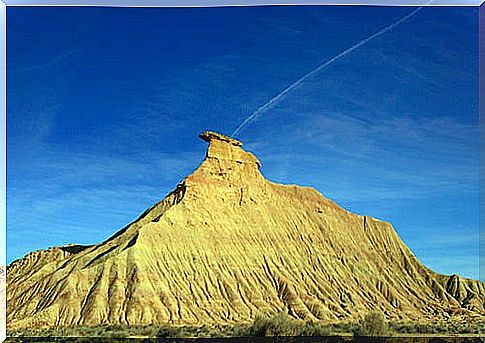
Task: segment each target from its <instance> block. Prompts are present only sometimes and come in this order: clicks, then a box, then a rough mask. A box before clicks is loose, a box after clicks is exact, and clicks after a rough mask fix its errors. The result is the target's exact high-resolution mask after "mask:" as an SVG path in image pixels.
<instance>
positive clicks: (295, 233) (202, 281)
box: [7, 132, 485, 329]
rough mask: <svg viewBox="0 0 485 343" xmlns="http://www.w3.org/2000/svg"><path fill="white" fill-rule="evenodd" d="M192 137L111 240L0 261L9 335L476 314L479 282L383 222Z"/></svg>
mask: <svg viewBox="0 0 485 343" xmlns="http://www.w3.org/2000/svg"><path fill="white" fill-rule="evenodd" d="M201 138H203V139H204V140H205V141H207V142H208V143H209V148H208V151H207V155H206V158H205V160H204V161H203V162H202V164H201V165H200V166H199V168H198V169H197V170H196V171H195V172H194V173H193V174H191V175H189V176H188V177H187V178H185V179H184V180H183V181H182V182H181V183H180V184H179V185H178V186H177V187H176V189H175V190H174V191H173V192H172V193H170V194H169V195H168V196H167V197H166V198H165V199H164V200H162V201H161V202H159V203H158V204H156V205H154V206H153V207H151V208H150V209H148V210H147V211H145V212H144V213H143V214H142V215H141V216H140V217H139V218H138V219H137V220H136V221H134V222H133V223H131V224H130V225H128V226H127V227H125V228H123V229H122V230H120V231H119V232H118V233H116V234H115V235H113V236H112V237H110V238H109V239H108V240H106V241H105V242H103V243H100V244H97V245H93V246H89V247H78V248H73V247H71V248H70V249H67V247H63V248H53V249H50V250H47V251H40V252H35V253H32V254H29V255H27V256H26V257H25V258H23V259H21V260H18V261H16V262H14V263H13V264H12V265H11V266H9V269H8V273H7V279H8V293H7V297H8V304H9V307H8V309H7V316H8V325H9V327H10V328H12V329H13V328H28V327H43V326H58V325H62V326H68V325H101V324H125V325H148V324H166V323H169V324H193V325H199V324H226V323H248V322H250V321H251V320H253V319H254V318H255V316H256V315H257V314H258V313H268V314H275V313H279V312H287V313H289V314H290V315H291V316H292V317H295V318H301V319H306V320H313V321H315V320H326V321H329V322H335V321H339V320H343V319H352V318H359V317H360V316H362V315H363V314H365V313H367V312H368V311H370V310H380V311H382V312H383V313H384V314H385V315H386V316H387V318H389V319H408V320H420V321H427V322H436V321H441V320H448V319H450V318H452V319H457V320H463V318H467V319H470V320H479V319H480V318H481V317H482V316H483V314H484V296H485V288H484V284H483V283H481V282H479V281H474V280H468V279H463V278H460V277H457V276H451V277H448V276H443V275H439V274H436V273H434V272H432V271H431V270H429V269H428V268H426V267H425V266H423V265H422V264H421V263H420V262H419V261H418V260H417V258H416V257H415V256H414V255H413V254H412V253H411V251H410V250H409V249H408V248H407V247H406V246H405V244H404V243H403V242H402V241H401V239H400V238H399V237H398V235H397V233H396V231H395V230H394V228H393V227H392V226H391V225H390V224H389V223H386V222H383V221H380V220H377V219H374V218H371V217H368V216H360V215H355V214H352V213H350V212H348V211H346V210H344V209H342V208H341V207H339V206H338V205H337V204H335V203H334V202H332V201H330V200H329V199H327V198H325V197H324V196H323V195H322V194H320V193H319V192H317V191H316V190H314V189H312V188H306V187H299V186H294V185H281V184H277V183H273V182H270V181H268V180H266V179H265V178H264V176H263V175H262V174H261V172H260V166H261V163H260V161H259V160H258V159H257V158H256V157H255V156H254V155H253V154H252V153H250V152H247V151H245V150H244V149H243V148H242V143H241V142H239V141H236V140H234V139H232V138H230V137H227V136H223V135H220V134H217V133H212V132H205V133H203V134H202V135H201Z"/></svg>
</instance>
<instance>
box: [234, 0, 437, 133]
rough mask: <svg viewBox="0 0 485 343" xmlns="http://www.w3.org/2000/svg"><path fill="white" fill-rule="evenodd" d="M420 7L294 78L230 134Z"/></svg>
mask: <svg viewBox="0 0 485 343" xmlns="http://www.w3.org/2000/svg"><path fill="white" fill-rule="evenodd" d="M432 1H433V0H431V1H428V2H427V3H426V5H429V4H430V3H431V2H432ZM421 9H422V7H418V8H416V9H414V10H413V11H411V12H410V13H409V14H407V15H405V16H404V17H402V18H401V19H399V20H398V21H396V22H394V23H393V24H390V25H388V26H386V27H384V28H383V29H381V30H380V31H377V32H376V33H374V34H372V35H371V36H369V37H367V38H365V39H363V40H361V41H360V42H358V43H357V44H355V45H353V46H351V47H350V48H348V49H346V50H344V51H342V52H341V53H340V54H338V55H337V56H335V57H332V58H331V59H329V60H328V61H326V62H324V63H322V64H321V65H319V66H318V67H316V68H315V69H313V70H312V71H310V72H308V73H307V74H305V75H303V76H302V77H301V78H299V79H298V80H296V81H295V82H293V83H292V84H291V85H289V86H288V87H286V88H285V89H283V90H282V91H281V92H280V93H278V94H277V95H276V96H275V97H274V98H272V99H271V100H269V101H268V102H266V103H265V104H264V105H262V106H261V107H259V108H258V109H257V110H256V111H254V112H253V113H252V114H251V115H250V116H248V117H247V118H246V119H245V120H244V121H243V122H242V123H241V124H239V126H238V127H237V128H236V130H234V132H233V133H232V136H233V137H234V136H235V135H237V134H238V133H239V131H241V130H242V129H243V128H244V127H245V126H246V125H248V124H249V123H251V122H252V121H254V120H255V119H256V118H257V117H258V115H259V114H261V113H263V112H265V111H266V110H268V109H270V108H271V107H272V106H273V105H275V104H276V103H278V102H279V101H280V100H281V99H282V98H283V97H284V96H285V95H286V94H288V93H289V92H291V91H292V90H293V89H295V88H296V87H298V86H299V85H300V84H301V83H302V82H303V81H305V80H306V79H307V78H309V77H310V76H312V75H314V74H316V73H318V72H319V71H320V70H322V69H323V68H325V67H328V66H329V65H330V64H332V63H333V62H335V61H337V60H339V59H340V58H342V57H344V56H345V55H347V54H348V53H350V52H352V51H354V50H355V49H357V48H358V47H360V46H362V45H364V44H365V43H367V42H368V41H370V40H372V39H374V38H376V37H378V36H380V35H382V34H384V33H386V32H387V31H389V30H392V29H393V28H394V27H396V26H398V25H399V24H401V23H402V22H404V21H406V20H408V19H409V18H411V17H412V16H413V15H415V14H416V13H418V12H419V11H420V10H421Z"/></svg>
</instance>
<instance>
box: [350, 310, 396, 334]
mask: <svg viewBox="0 0 485 343" xmlns="http://www.w3.org/2000/svg"><path fill="white" fill-rule="evenodd" d="M388 334H389V326H388V324H387V322H386V319H385V317H384V315H383V314H382V313H381V312H379V311H372V312H369V313H367V314H366V315H365V317H364V318H363V319H362V320H360V322H359V326H358V327H357V329H356V330H355V331H354V335H356V336H366V337H381V336H385V335H388Z"/></svg>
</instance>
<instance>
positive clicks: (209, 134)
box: [199, 131, 242, 146]
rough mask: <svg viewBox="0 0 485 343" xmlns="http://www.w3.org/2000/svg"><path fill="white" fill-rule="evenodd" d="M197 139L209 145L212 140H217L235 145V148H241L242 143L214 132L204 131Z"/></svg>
mask: <svg viewBox="0 0 485 343" xmlns="http://www.w3.org/2000/svg"><path fill="white" fill-rule="evenodd" d="M199 137H200V138H202V139H203V140H205V141H206V142H209V143H210V142H211V141H212V140H213V139H217V140H220V141H223V142H227V143H231V144H232V145H235V146H242V142H240V141H238V140H236V139H234V138H231V137H229V136H226V135H223V134H220V133H217V132H214V131H204V132H202V133H201V134H200V135H199Z"/></svg>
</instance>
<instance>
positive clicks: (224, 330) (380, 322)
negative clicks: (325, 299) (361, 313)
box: [7, 312, 485, 342]
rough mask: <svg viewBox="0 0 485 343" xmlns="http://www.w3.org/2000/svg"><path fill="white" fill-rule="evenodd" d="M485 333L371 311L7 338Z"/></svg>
mask: <svg viewBox="0 0 485 343" xmlns="http://www.w3.org/2000/svg"><path fill="white" fill-rule="evenodd" d="M484 332H485V322H483V323H480V324H474V325H466V324H449V325H444V326H443V325H440V326H437V325H436V326H431V325H419V324H397V323H388V322H387V321H386V320H385V318H384V316H383V315H382V314H381V313H379V312H371V313H369V314H368V315H366V316H365V317H364V318H363V319H362V320H361V321H359V322H356V323H339V324H324V323H318V322H308V321H303V320H298V319H294V318H292V317H290V316H289V315H287V314H286V313H280V314H277V315H275V316H273V317H265V316H258V317H257V318H256V319H255V320H254V321H253V323H251V324H246V325H244V324H241V325H220V326H205V325H204V326H198V327H194V326H168V325H163V326H154V325H150V326H126V325H106V326H94V327H91V326H75V327H57V328H50V329H43V330H21V331H7V337H10V341H11V342H15V339H14V338H15V337H18V338H21V337H105V338H128V337H138V338H140V337H142V338H193V337H197V338H213V337H221V338H222V337H275V336H292V337H295V336H305V337H312V336H318V337H322V336H354V337H392V336H401V337H403V336H406V335H416V336H419V335H423V336H426V335H431V336H432V335H440V336H450V335H465V336H477V337H478V335H479V334H480V333H484Z"/></svg>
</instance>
